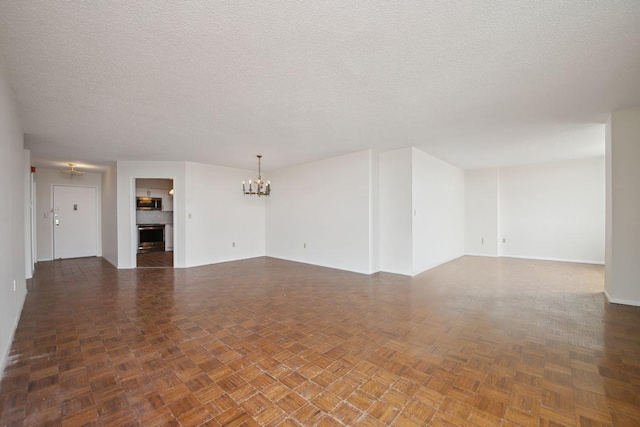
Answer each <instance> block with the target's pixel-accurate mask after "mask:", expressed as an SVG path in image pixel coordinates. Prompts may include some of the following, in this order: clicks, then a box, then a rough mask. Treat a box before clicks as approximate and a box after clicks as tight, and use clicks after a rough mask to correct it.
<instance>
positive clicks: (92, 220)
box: [53, 185, 98, 259]
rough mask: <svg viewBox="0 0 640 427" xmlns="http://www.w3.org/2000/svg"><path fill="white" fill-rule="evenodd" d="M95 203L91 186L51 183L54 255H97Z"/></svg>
mask: <svg viewBox="0 0 640 427" xmlns="http://www.w3.org/2000/svg"><path fill="white" fill-rule="evenodd" d="M97 205H98V203H97V195H96V189H95V188H91V187H70V186H66V185H54V186H53V257H54V258H55V259H60V258H78V257H87V256H96V255H98V206H97Z"/></svg>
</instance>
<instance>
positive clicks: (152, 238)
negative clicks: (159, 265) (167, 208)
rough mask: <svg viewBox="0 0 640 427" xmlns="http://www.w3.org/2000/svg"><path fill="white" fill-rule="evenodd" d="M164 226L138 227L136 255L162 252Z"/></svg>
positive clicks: (148, 225) (147, 225)
mask: <svg viewBox="0 0 640 427" xmlns="http://www.w3.org/2000/svg"><path fill="white" fill-rule="evenodd" d="M164 250H165V245H164V224H144V225H142V224H141V225H138V253H140V254H144V253H147V252H164Z"/></svg>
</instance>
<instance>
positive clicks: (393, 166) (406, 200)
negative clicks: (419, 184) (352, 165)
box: [379, 148, 413, 276]
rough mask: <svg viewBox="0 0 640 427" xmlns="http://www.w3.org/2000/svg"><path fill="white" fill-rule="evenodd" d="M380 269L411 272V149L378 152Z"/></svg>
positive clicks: (391, 271) (409, 273) (406, 273)
mask: <svg viewBox="0 0 640 427" xmlns="http://www.w3.org/2000/svg"><path fill="white" fill-rule="evenodd" d="M379 159H380V170H379V176H380V181H379V186H380V188H379V197H380V203H379V216H380V270H382V271H386V272H389V273H396V274H405V275H408V276H410V275H412V273H413V249H412V239H413V228H412V221H413V220H412V203H413V202H412V197H413V193H412V172H411V168H412V149H411V148H402V149H399V150H392V151H386V152H384V153H380V156H379Z"/></svg>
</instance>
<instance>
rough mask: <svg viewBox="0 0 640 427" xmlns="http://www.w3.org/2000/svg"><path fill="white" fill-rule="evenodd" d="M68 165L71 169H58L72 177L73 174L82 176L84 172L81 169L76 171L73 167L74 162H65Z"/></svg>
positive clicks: (74, 165)
mask: <svg viewBox="0 0 640 427" xmlns="http://www.w3.org/2000/svg"><path fill="white" fill-rule="evenodd" d="M67 164H68V165H69V167H70V168H71V169H58V170H59V171H60V172H62V173H64V174H66V175H69V176H70V177H72V178H73V177H74V176H82V175H84V174H85V173H86V172H82V171H77V170H76V169H75V167H76V164H75V163H67Z"/></svg>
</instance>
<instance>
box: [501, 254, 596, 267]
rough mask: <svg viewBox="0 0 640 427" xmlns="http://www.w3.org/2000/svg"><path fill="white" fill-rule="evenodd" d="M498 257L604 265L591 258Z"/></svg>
mask: <svg viewBox="0 0 640 427" xmlns="http://www.w3.org/2000/svg"><path fill="white" fill-rule="evenodd" d="M500 258H517V259H532V260H536V261H555V262H574V263H577V264H595V265H604V261H591V260H585V259H564V258H546V257H533V256H521V255H500Z"/></svg>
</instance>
